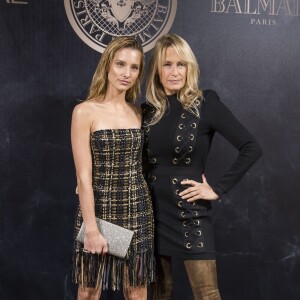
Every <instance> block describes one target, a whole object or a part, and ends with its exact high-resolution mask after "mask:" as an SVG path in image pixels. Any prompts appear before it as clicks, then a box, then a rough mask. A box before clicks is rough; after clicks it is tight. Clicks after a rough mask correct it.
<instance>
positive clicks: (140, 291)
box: [123, 286, 147, 300]
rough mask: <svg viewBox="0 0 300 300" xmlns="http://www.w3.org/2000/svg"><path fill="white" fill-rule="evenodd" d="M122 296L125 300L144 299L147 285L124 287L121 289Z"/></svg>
mask: <svg viewBox="0 0 300 300" xmlns="http://www.w3.org/2000/svg"><path fill="white" fill-rule="evenodd" d="M123 292H124V297H125V299H126V300H146V299H147V287H146V286H143V287H136V288H133V287H130V286H128V287H126V288H124V289H123Z"/></svg>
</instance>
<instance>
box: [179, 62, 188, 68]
mask: <svg viewBox="0 0 300 300" xmlns="http://www.w3.org/2000/svg"><path fill="white" fill-rule="evenodd" d="M185 66H186V64H185V63H184V62H180V63H178V67H185Z"/></svg>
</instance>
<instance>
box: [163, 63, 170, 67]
mask: <svg viewBox="0 0 300 300" xmlns="http://www.w3.org/2000/svg"><path fill="white" fill-rule="evenodd" d="M170 66H171V64H170V63H165V64H163V67H170Z"/></svg>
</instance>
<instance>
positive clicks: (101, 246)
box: [83, 230, 108, 254]
mask: <svg viewBox="0 0 300 300" xmlns="http://www.w3.org/2000/svg"><path fill="white" fill-rule="evenodd" d="M83 249H84V251H87V252H91V253H93V254H95V253H97V254H101V253H102V254H106V253H107V250H108V247H107V242H106V240H105V239H104V237H103V236H102V235H101V234H100V232H99V230H93V231H87V232H86V236H85V238H84V246H83Z"/></svg>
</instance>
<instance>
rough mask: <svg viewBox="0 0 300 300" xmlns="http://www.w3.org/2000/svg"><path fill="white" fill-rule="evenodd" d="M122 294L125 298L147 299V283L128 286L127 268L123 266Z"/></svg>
mask: <svg viewBox="0 0 300 300" xmlns="http://www.w3.org/2000/svg"><path fill="white" fill-rule="evenodd" d="M123 275H124V278H123V295H124V298H125V300H147V285H146V284H145V285H142V286H136V287H133V286H130V284H129V278H128V269H127V268H126V267H125V268H124V273H123Z"/></svg>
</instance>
